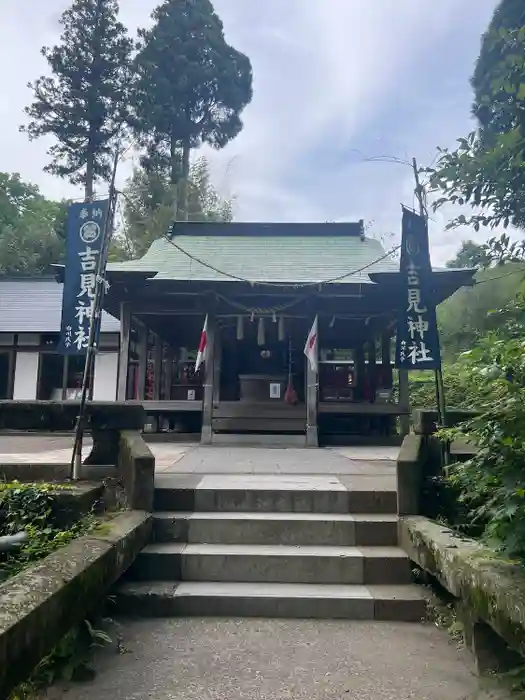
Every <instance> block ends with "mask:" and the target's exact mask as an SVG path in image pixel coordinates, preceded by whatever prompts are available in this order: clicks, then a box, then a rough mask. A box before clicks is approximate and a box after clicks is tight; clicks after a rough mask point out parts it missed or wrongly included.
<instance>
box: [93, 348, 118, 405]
mask: <svg viewBox="0 0 525 700" xmlns="http://www.w3.org/2000/svg"><path fill="white" fill-rule="evenodd" d="M118 357H119V356H118V352H99V353H98V354H97V355H96V357H95V382H94V387H93V399H94V400H95V401H116V398H117V375H118Z"/></svg>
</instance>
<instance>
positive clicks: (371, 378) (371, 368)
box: [368, 335, 377, 403]
mask: <svg viewBox="0 0 525 700" xmlns="http://www.w3.org/2000/svg"><path fill="white" fill-rule="evenodd" d="M376 363H377V354H376V337H375V335H374V336H372V338H371V339H370V340H369V341H368V385H369V387H370V400H371V401H372V402H373V403H374V402H375V400H376V389H377V366H376Z"/></svg>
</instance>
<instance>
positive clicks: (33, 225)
mask: <svg viewBox="0 0 525 700" xmlns="http://www.w3.org/2000/svg"><path fill="white" fill-rule="evenodd" d="M66 215H67V203H66V202H52V201H50V200H48V199H46V198H45V197H43V196H42V194H40V191H39V189H38V187H35V186H34V185H30V184H27V183H25V182H23V181H22V180H21V179H20V176H19V175H18V174H14V175H10V174H8V173H0V276H1V275H7V274H16V273H24V274H38V273H42V272H44V271H45V270H46V269H47V268H48V267H49V266H50V265H51V264H52V263H56V262H60V261H61V260H62V259H63V257H64V255H65V240H64V238H65V226H66Z"/></svg>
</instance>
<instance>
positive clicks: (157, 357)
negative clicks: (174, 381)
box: [153, 334, 164, 401]
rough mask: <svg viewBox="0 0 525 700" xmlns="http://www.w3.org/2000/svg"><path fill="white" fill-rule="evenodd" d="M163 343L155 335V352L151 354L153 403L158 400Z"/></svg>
mask: <svg viewBox="0 0 525 700" xmlns="http://www.w3.org/2000/svg"><path fill="white" fill-rule="evenodd" d="M163 349H164V343H163V341H162V338H161V337H160V336H158V335H156V334H155V352H154V354H153V366H154V375H153V398H154V399H155V401H158V400H159V399H160V387H161V382H162V357H163V352H162V351H163Z"/></svg>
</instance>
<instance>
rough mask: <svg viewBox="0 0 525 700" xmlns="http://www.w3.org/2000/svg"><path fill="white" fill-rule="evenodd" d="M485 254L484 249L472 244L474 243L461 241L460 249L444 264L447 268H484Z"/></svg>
mask: <svg viewBox="0 0 525 700" xmlns="http://www.w3.org/2000/svg"><path fill="white" fill-rule="evenodd" d="M485 266H486V254H485V247H484V246H482V245H479V244H478V243H474V241H463V243H462V244H461V247H460V249H459V250H458V252H457V253H456V255H455V257H454V258H452V260H449V261H448V262H447V263H446V267H449V268H462V267H476V268H479V267H485Z"/></svg>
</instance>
